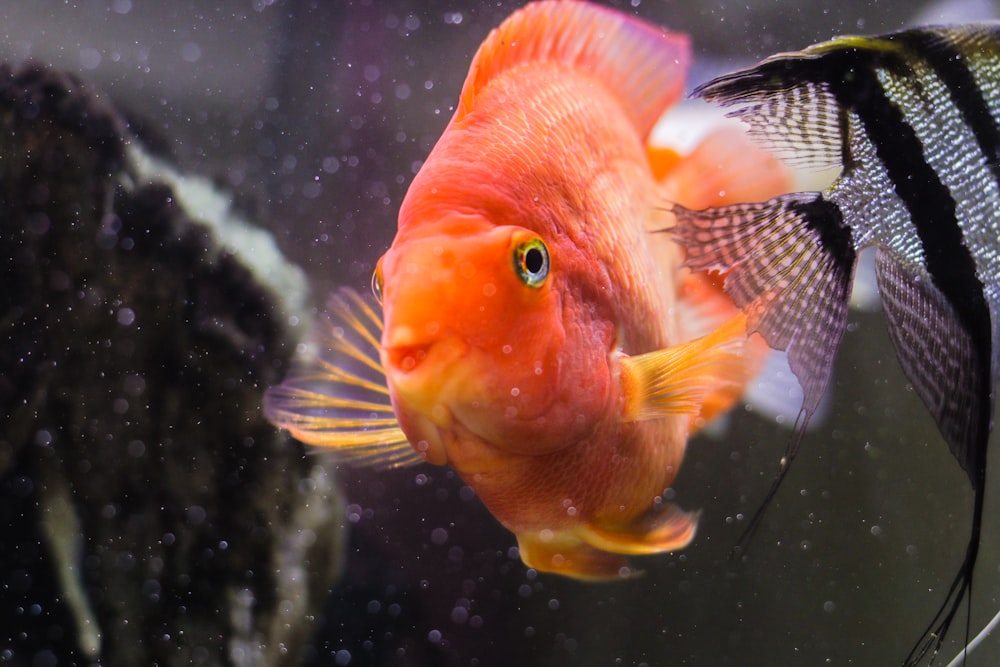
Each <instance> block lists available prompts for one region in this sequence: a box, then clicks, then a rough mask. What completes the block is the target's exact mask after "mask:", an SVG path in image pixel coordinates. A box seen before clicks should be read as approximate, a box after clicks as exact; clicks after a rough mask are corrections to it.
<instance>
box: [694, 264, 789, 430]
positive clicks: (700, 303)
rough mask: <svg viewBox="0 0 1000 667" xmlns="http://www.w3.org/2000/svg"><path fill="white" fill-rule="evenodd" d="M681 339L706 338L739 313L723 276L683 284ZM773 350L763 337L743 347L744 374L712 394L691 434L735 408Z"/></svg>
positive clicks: (703, 276) (697, 277) (700, 275)
mask: <svg viewBox="0 0 1000 667" xmlns="http://www.w3.org/2000/svg"><path fill="white" fill-rule="evenodd" d="M677 310H678V314H679V316H678V320H679V327H680V331H681V337H682V339H683V340H691V339H694V338H698V337H699V336H704V335H706V334H708V333H710V332H712V331H713V330H715V329H717V328H719V327H720V326H722V325H723V324H725V323H726V321H727V320H729V318H731V317H733V316H734V315H736V314H737V313H738V312H740V311H739V309H738V308H737V307H736V305H735V304H734V303H733V301H732V299H730V298H729V296H728V295H727V294H726V293H725V290H724V288H723V276H722V275H720V274H711V273H704V272H698V273H688V274H687V275H686V276H685V277H684V279H683V280H682V282H681V286H680V290H679V295H678V299H677ZM771 354H772V350H771V348H770V347H769V346H768V345H767V343H766V342H764V339H763V338H761V337H760V336H759V335H756V334H754V335H752V336H750V338H749V339H748V340H747V341H746V343H745V345H744V347H743V354H742V359H741V363H742V366H743V374H742V377H741V378H734V381H733V382H730V383H728V384H722V385H720V386H718V387H716V388H715V390H713V391H710V392H708V393H707V394H706V395H705V397H704V400H703V401H702V405H701V412H700V413H699V414H698V415H697V416H696V417H695V418H694V419H692V422H691V430H692V432H694V431H697V430H698V429H700V428H701V427H702V426H704V425H705V424H706V423H708V422H710V421H712V419H714V418H715V417H717V416H719V415H721V414H723V413H724V412H726V411H727V410H729V409H730V408H732V407H733V405H735V404H736V402H737V401H738V400H739V398H740V396H741V395H742V394H743V391H744V390H745V389H746V386H747V383H748V382H749V381H750V380H752V379H753V378H754V377H756V376H757V374H758V373H759V372H760V370H761V369H762V368H763V367H764V363H765V361H766V359H767V357H768V356H769V355H771Z"/></svg>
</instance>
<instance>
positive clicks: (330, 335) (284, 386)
mask: <svg viewBox="0 0 1000 667" xmlns="http://www.w3.org/2000/svg"><path fill="white" fill-rule="evenodd" d="M325 315H326V316H325V319H324V320H323V321H322V322H321V333H320V334H319V338H320V340H319V341H318V347H319V348H320V349H319V351H318V352H316V353H314V354H313V356H312V357H310V358H307V359H306V360H304V361H299V362H297V364H298V365H297V366H296V367H295V368H294V369H293V370H292V371H291V372H290V373H289V375H288V377H287V378H286V379H285V381H284V382H282V383H281V384H280V385H277V386H274V387H270V388H269V389H268V390H267V392H266V393H265V394H264V413H265V415H266V416H267V418H268V419H269V420H270V421H271V422H272V423H273V424H275V425H276V426H278V427H279V428H283V429H286V430H287V431H289V432H290V433H291V434H292V436H293V437H294V438H295V439H297V440H299V441H301V442H304V443H306V444H308V445H314V446H317V447H324V448H328V449H330V450H332V451H334V452H335V453H336V455H337V456H338V457H341V458H343V459H344V460H345V461H348V462H350V463H351V464H352V465H357V466H368V467H379V468H396V467H402V466H408V465H413V464H416V463H420V462H422V461H423V460H424V459H423V457H421V456H420V455H419V454H418V453H417V452H416V451H415V450H414V449H413V447H411V446H410V444H409V442H408V441H407V439H406V436H405V435H404V433H403V431H402V429H400V427H399V424H398V422H397V421H396V417H395V412H394V411H393V408H392V404H391V402H390V400H389V392H388V390H387V389H386V384H385V373H384V371H383V370H382V365H381V362H380V361H379V348H378V335H379V333H380V331H381V322H380V320H379V318H378V316H377V315H376V314H375V311H374V310H373V309H372V308H371V306H369V305H368V304H367V303H366V302H365V300H364V299H363V298H362V297H361V296H360V295H358V293H357V292H355V291H354V290H350V289H342V290H340V291H339V292H337V293H335V294H333V295H332V296H331V297H330V300H329V301H328V308H327V312H326V314H325Z"/></svg>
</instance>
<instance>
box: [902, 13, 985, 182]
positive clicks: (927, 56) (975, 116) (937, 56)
mask: <svg viewBox="0 0 1000 667" xmlns="http://www.w3.org/2000/svg"><path fill="white" fill-rule="evenodd" d="M900 38H901V39H902V41H903V42H904V43H905V44H906V45H907V47H909V48H910V49H911V51H912V53H913V56H915V57H920V58H922V59H923V60H924V61H925V62H926V63H927V64H928V65H930V67H931V69H933V70H934V73H935V74H936V75H937V77H938V78H939V79H941V82H942V83H943V84H944V85H945V86H946V87H947V88H948V92H949V95H950V96H951V100H952V102H953V103H954V104H955V108H957V109H958V111H959V113H961V114H962V119H963V120H964V121H965V124H966V125H968V126H969V129H970V130H972V134H973V136H975V138H976V144H977V145H978V146H979V151H980V152H981V153H982V155H983V158H984V159H985V160H986V164H987V165H988V166H989V168H990V172H992V174H993V180H994V181H996V183H997V187H1000V127H998V126H997V121H996V118H994V117H993V114H992V113H990V107H989V105H988V104H987V103H986V99H985V98H984V97H983V91H982V90H981V89H980V88H979V86H978V85H977V84H976V79H975V77H973V76H972V71H971V70H969V67H968V65H967V64H966V60H965V55H964V54H963V53H962V52H961V51H960V50H959V49H958V48H956V47H955V44H954V42H952V41H951V40H950V39H948V38H947V37H945V36H944V35H942V34H940V33H936V32H932V31H929V30H911V31H908V32H905V33H902V34H901V35H900Z"/></svg>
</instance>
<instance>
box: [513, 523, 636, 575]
mask: <svg viewBox="0 0 1000 667" xmlns="http://www.w3.org/2000/svg"><path fill="white" fill-rule="evenodd" d="M517 547H518V551H519V552H520V554H521V560H522V561H523V562H524V564H525V565H527V566H528V567H531V568H534V569H536V570H538V571H540V572H550V573H552V574H559V575H562V576H564V577H571V578H573V579H583V580H586V581H609V580H613V579H624V578H628V577H632V576H636V575H637V574H639V573H638V572H636V571H635V570H632V569H631V568H630V567H629V566H628V561H627V560H626V559H625V558H624V557H623V556H620V555H618V554H614V553H610V552H607V551H604V550H602V549H597V548H595V547H592V546H591V545H589V544H587V543H586V542H584V541H583V540H582V539H580V538H579V537H577V536H576V535H575V534H574V531H552V530H544V531H538V532H531V533H518V535H517Z"/></svg>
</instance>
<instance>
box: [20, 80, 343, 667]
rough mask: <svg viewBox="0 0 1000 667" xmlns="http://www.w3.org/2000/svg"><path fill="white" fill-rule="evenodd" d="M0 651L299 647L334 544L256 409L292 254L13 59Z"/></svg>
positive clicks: (121, 128)
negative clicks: (15, 65) (287, 259)
mask: <svg viewBox="0 0 1000 667" xmlns="http://www.w3.org/2000/svg"><path fill="white" fill-rule="evenodd" d="M0 280H2V284H3V288H2V289H0V531H2V534H3V540H2V541H0V663H4V664H24V665H55V664H60V665H64V664H88V663H94V664H97V663H99V664H102V665H107V666H114V665H152V664H158V665H189V664H199V665H279V664H297V663H298V662H299V659H300V655H299V654H300V646H301V645H302V644H303V642H304V641H305V639H306V638H307V637H308V636H309V633H310V630H311V624H312V615H313V614H314V613H315V612H316V610H317V609H318V608H319V606H320V604H321V603H322V601H323V599H324V598H325V597H326V592H327V591H328V589H329V587H330V586H331V585H332V584H333V583H334V580H335V579H336V576H337V574H338V571H339V569H340V567H341V563H342V560H343V541H344V532H343V526H342V523H343V522H342V517H343V506H342V499H341V496H340V493H339V491H338V489H337V488H336V487H335V485H334V482H333V480H332V477H331V475H330V472H329V471H328V470H327V469H326V468H324V467H323V465H322V463H321V462H320V461H319V460H318V459H316V458H307V457H306V456H305V454H304V452H303V449H302V446H301V445H300V444H298V443H296V442H294V441H291V440H289V439H288V438H287V437H286V436H285V435H284V434H279V433H277V432H275V430H274V429H273V427H271V426H270V425H269V424H268V423H267V422H266V421H265V420H264V418H263V416H262V414H261V411H260V407H259V404H260V397H261V394H262V392H263V389H264V388H265V387H266V386H267V385H268V384H271V383H274V382H277V381H278V380H280V378H281V377H282V375H283V374H284V371H285V369H286V367H287V361H288V358H289V356H290V355H291V352H292V351H293V350H294V348H295V345H296V344H297V343H298V341H299V336H300V333H299V332H300V330H304V329H306V328H307V326H306V324H307V320H308V316H307V314H306V313H305V312H304V305H303V304H304V303H305V299H306V294H305V288H304V280H303V278H302V275H301V273H300V271H299V270H298V269H296V268H294V267H293V266H291V265H289V264H288V263H286V262H285V261H284V260H283V258H282V257H281V255H280V253H279V252H278V251H277V250H276V248H275V246H274V244H273V242H272V241H271V239H270V237H269V236H268V235H267V234H265V233H264V232H263V231H262V230H260V229H258V228H256V227H254V226H253V225H250V224H249V223H246V222H245V221H242V220H241V219H240V216H239V215H238V214H236V213H235V212H234V211H233V210H232V209H231V207H230V205H229V201H228V200H227V199H226V197H224V196H223V195H221V194H219V193H217V192H215V191H214V190H213V189H212V188H211V186H210V185H209V184H208V183H207V182H205V181H202V180H199V179H197V178H192V177H187V176H184V175H182V174H179V173H176V172H175V171H173V170H172V169H171V167H170V166H169V165H166V164H164V163H161V162H158V161H157V160H156V159H154V158H152V157H150V156H149V155H147V154H146V153H145V152H144V149H143V148H142V147H141V146H140V145H139V143H138V141H137V140H135V139H134V137H132V136H131V134H130V132H129V128H128V127H127V125H126V124H125V123H124V121H123V120H122V118H121V116H120V115H119V114H118V113H117V112H116V111H115V109H114V108H113V107H112V106H111V105H110V104H109V103H108V102H106V101H105V100H104V99H103V98H102V97H101V96H99V95H98V94H96V93H93V92H91V91H88V90H87V89H86V88H85V87H84V86H83V85H82V84H81V83H80V81H78V80H77V79H75V78H73V77H71V76H67V75H62V74H60V73H57V72H54V71H51V70H47V69H44V68H41V67H38V66H34V65H27V66H22V67H19V68H17V69H12V68H10V67H5V66H3V67H0Z"/></svg>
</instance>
